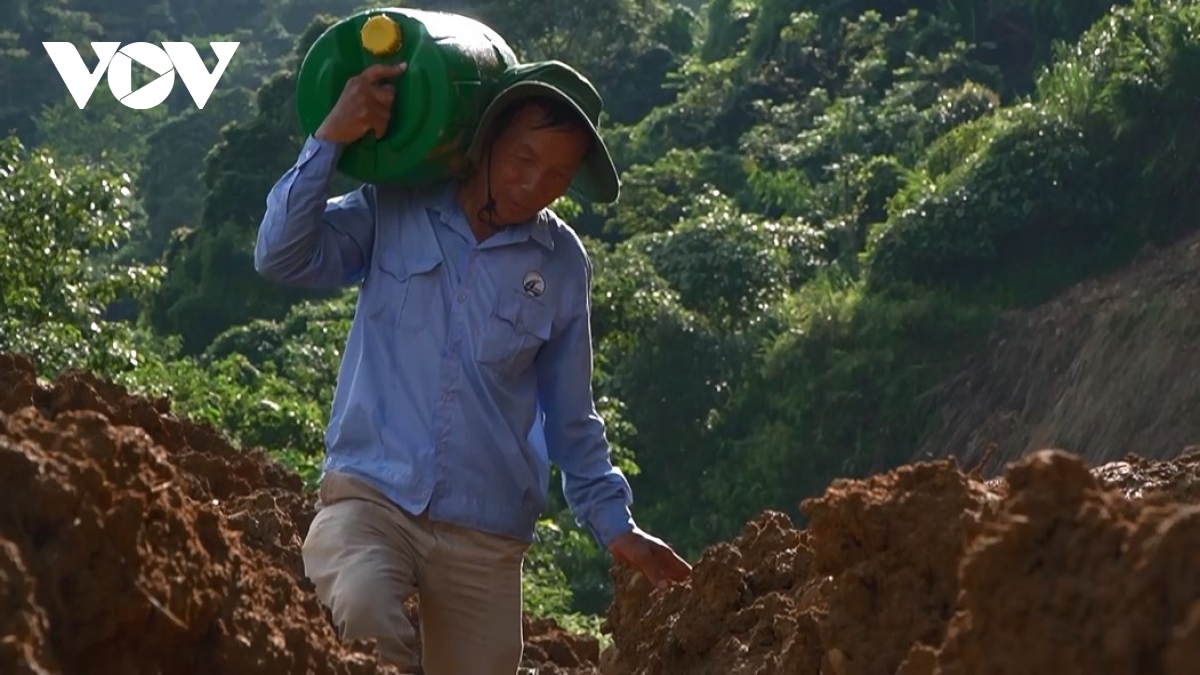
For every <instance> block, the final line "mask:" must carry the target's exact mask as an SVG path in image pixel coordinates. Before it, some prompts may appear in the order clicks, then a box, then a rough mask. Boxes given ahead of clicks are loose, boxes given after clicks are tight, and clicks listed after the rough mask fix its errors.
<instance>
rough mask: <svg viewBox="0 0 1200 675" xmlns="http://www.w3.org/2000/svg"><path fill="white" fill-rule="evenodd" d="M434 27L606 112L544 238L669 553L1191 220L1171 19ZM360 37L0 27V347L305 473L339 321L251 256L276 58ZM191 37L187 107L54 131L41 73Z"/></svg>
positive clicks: (764, 9)
mask: <svg viewBox="0 0 1200 675" xmlns="http://www.w3.org/2000/svg"><path fill="white" fill-rule="evenodd" d="M218 4H219V5H220V7H219V8H218V6H217V5H218ZM426 4H427V5H428V6H434V5H436V6H437V7H438V8H439V9H449V10H452V11H453V10H456V11H462V12H465V13H469V14H473V15H475V16H478V17H479V18H482V19H483V20H485V21H487V22H489V23H491V24H492V25H493V26H495V27H496V28H497V29H499V30H500V31H501V32H502V33H504V34H505V35H506V37H508V39H509V40H510V42H511V43H512V44H513V46H514V47H515V48H516V49H517V50H518V53H519V54H521V55H522V57H524V58H540V57H547V56H554V57H557V58H561V59H563V60H566V61H569V62H572V63H574V64H576V65H578V66H579V67H580V68H582V69H583V70H584V71H585V72H587V73H589V74H590V75H592V76H593V78H594V79H595V81H596V82H597V85H598V86H599V87H600V89H601V90H602V91H603V92H604V93H605V96H606V102H607V105H608V108H607V110H608V115H609V119H608V123H607V134H608V136H609V137H610V138H611V141H612V146H613V148H614V151H615V153H616V155H617V161H618V163H619V164H620V165H621V167H622V170H623V171H624V175H625V180H626V186H625V191H624V195H623V198H622V201H621V203H620V204H619V205H618V206H616V207H615V208H611V209H605V210H594V209H592V208H591V207H590V206H588V205H579V204H573V203H569V202H565V203H564V204H563V205H562V207H563V208H562V209H561V211H560V212H561V213H562V214H563V215H564V216H566V217H568V218H570V220H571V222H572V223H573V224H574V225H575V226H576V227H577V229H578V230H579V231H580V232H581V234H583V235H585V236H586V237H587V240H588V243H589V246H590V250H591V252H592V255H593V258H594V262H595V269H596V274H597V277H596V283H595V303H596V316H595V330H596V337H597V356H596V358H597V375H596V388H597V392H598V395H599V397H600V406H601V408H602V411H603V412H604V414H605V416H606V419H607V420H608V422H609V425H610V426H609V429H610V438H611V439H612V440H613V442H614V443H615V445H616V449H617V456H618V459H619V461H620V463H621V464H622V466H624V467H625V468H626V469H627V470H628V472H629V474H630V475H631V476H632V481H633V483H634V487H635V492H636V500H637V503H636V504H635V514H636V515H637V517H638V518H639V520H641V521H642V523H643V524H644V525H645V526H646V527H647V528H648V529H650V530H651V531H653V532H655V533H656V534H659V535H660V536H663V537H664V538H666V539H668V540H670V541H671V542H672V543H673V544H675V545H677V546H678V547H679V548H680V549H681V550H682V551H683V552H684V553H685V554H686V555H688V556H689V557H690V558H692V559H693V560H694V559H695V558H696V556H697V555H698V553H699V551H700V550H701V549H702V547H704V546H705V545H707V544H709V543H712V542H714V541H716V540H719V539H723V538H727V537H730V536H731V535H733V534H734V533H736V532H737V530H738V529H739V528H740V526H741V524H742V523H743V522H744V521H745V520H746V519H747V518H748V517H751V516H752V515H754V514H755V513H757V512H758V511H760V510H762V509H765V508H774V509H780V510H783V511H786V512H789V513H790V514H792V515H793V516H794V517H797V518H799V514H798V512H797V509H796V505H797V504H798V502H799V501H800V500H801V499H802V498H804V497H807V496H810V495H812V494H814V493H817V492H819V491H821V490H822V489H823V488H824V487H825V485H826V484H827V483H828V482H829V480H830V479H832V478H834V477H837V476H855V475H862V474H864V473H866V472H870V471H878V470H884V469H888V468H891V467H893V466H895V465H897V464H899V463H902V462H904V461H907V460H908V459H909V455H908V453H909V451H910V449H911V448H913V447H915V446H916V445H917V444H918V441H919V439H920V438H921V437H922V434H923V433H924V432H925V431H926V430H927V428H928V425H929V424H930V423H931V422H932V421H933V419H934V418H933V415H932V413H933V409H932V405H933V402H932V401H931V400H930V398H929V396H928V392H929V391H930V390H931V389H932V388H933V387H934V386H935V385H936V384H937V383H938V382H939V381H940V380H941V379H942V378H943V377H945V376H946V375H947V373H948V372H950V369H952V368H953V366H954V364H955V363H956V360H957V359H958V358H960V357H961V355H962V354H964V352H966V351H968V350H970V349H972V348H974V347H975V346H976V345H977V344H978V338H979V337H980V335H981V331H982V330H984V329H986V327H987V326H988V323H989V321H990V320H991V318H992V317H994V316H995V315H996V313H997V312H999V311H1003V310H1005V309H1011V308H1017V307H1024V306H1029V305H1032V304H1035V303H1037V302H1040V301H1043V300H1045V299H1046V298H1048V297H1050V296H1051V295H1052V294H1054V293H1055V292H1057V291H1059V290H1061V289H1063V288H1064V287H1065V286H1066V285H1068V284H1071V283H1073V282H1075V281H1078V280H1080V279H1083V278H1085V277H1087V276H1089V275H1093V274H1096V273H1099V272H1102V271H1105V270H1108V269H1112V268H1113V267H1114V266H1117V265H1120V264H1122V263H1124V262H1126V261H1128V260H1129V259H1130V258H1132V256H1133V255H1134V254H1135V253H1136V252H1137V251H1138V250H1139V249H1140V248H1141V247H1142V246H1143V245H1145V244H1146V243H1150V242H1153V243H1155V244H1158V245H1162V244H1164V243H1166V242H1169V241H1170V240H1172V239H1173V238H1176V237H1178V236H1180V235H1181V234H1184V233H1186V232H1187V230H1188V229H1189V228H1191V227H1192V226H1193V225H1192V224H1193V223H1194V222H1195V218H1194V216H1193V215H1192V214H1193V213H1194V212H1195V201H1196V199H1197V195H1200V192H1198V191H1197V190H1195V189H1194V185H1195V184H1196V182H1195V180H1196V173H1197V171H1200V162H1197V161H1196V160H1197V159H1198V158H1200V115H1197V112H1200V111H1198V110H1197V105H1196V100H1197V95H1198V94H1200V84H1198V83H1200V3H1197V2H1189V1H1187V0H1157V1H1152V0H1135V1H1134V2H1132V3H1118V5H1116V6H1115V7H1113V8H1112V9H1111V11H1110V9H1109V6H1108V4H1107V3H1101V2H1096V1H1093V0H1053V1H1051V2H1035V1H1034V0H1011V1H1010V2H1005V3H993V2H983V1H982V0H963V1H961V2H954V3H947V2H925V1H921V2H910V3H901V4H898V3H894V2H882V1H880V0H860V1H857V2H834V1H833V0H709V2H707V3H705V4H699V3H698V2H688V3H685V4H680V5H671V4H669V3H668V2H666V0H570V1H569V2H568V1H567V0H526V1H524V2H521V3H520V4H517V3H515V2H514V0H478V1H477V2H440V3H426ZM355 9H357V5H356V3H351V2H337V1H335V2H324V3H316V2H311V1H308V0H245V1H244V2H238V3H232V4H231V3H226V2H221V3H216V2H215V0H176V1H175V2H171V3H167V2H163V1H161V0H119V1H116V2H114V1H112V0H107V1H106V2H98V1H96V0H51V1H50V2H43V3H31V2H28V1H27V0H18V1H17V2H15V3H8V4H6V5H5V7H4V9H2V10H0V19H2V20H0V25H2V26H4V27H5V29H4V32H0V94H2V95H0V125H2V126H3V127H4V129H5V130H6V131H7V130H11V133H10V134H9V137H8V139H7V140H6V141H4V142H3V143H0V225H2V229H0V349H3V350H15V351H23V352H29V353H32V354H33V355H34V356H36V358H37V359H39V361H40V363H41V366H42V368H43V369H44V371H45V374H46V375H52V374H53V373H54V372H56V371H58V370H60V369H62V368H67V367H73V368H86V369H93V370H96V371H99V372H100V373H102V374H104V375H107V376H109V377H112V378H114V379H116V380H118V381H121V382H123V383H126V384H127V385H129V386H130V387H132V388H134V389H136V390H138V391H144V392H147V393H150V394H156V395H157V394H166V393H169V394H170V396H171V398H172V400H173V405H174V407H175V409H176V410H177V411H179V412H182V413H186V414H189V415H193V416H196V417H199V418H201V419H204V420H207V421H209V422H211V423H213V424H215V425H217V426H218V427H220V428H222V429H224V430H226V432H227V433H228V434H229V435H230V436H231V437H233V438H234V439H236V440H237V441H238V442H240V443H243V444H251V445H257V446H262V447H265V448H268V449H270V450H271V451H273V452H274V453H276V454H277V455H278V456H279V457H280V458H281V460H282V461H284V462H286V463H288V464H289V465H290V466H292V467H294V468H296V469H297V470H298V471H300V472H301V473H302V474H303V475H305V476H306V477H307V478H308V479H309V480H312V479H313V478H315V476H316V471H317V470H318V466H319V462H320V452H321V445H322V429H323V425H324V423H325V416H326V413H327V410H328V406H329V399H330V396H331V393H332V388H333V384H334V378H335V373H336V367H337V363H338V354H339V350H340V348H341V345H342V341H343V340H344V336H345V333H346V331H347V328H348V325H349V321H350V317H351V315H352V312H353V301H354V293H353V291H351V292H346V293H339V294H324V295H321V294H315V293H311V292H299V291H295V290H291V289H285V288H281V287H279V286H276V285H272V284H270V283H269V282H266V281H264V280H263V279H261V278H259V277H258V276H257V275H256V274H255V272H254V269H253V265H252V247H253V241H254V233H255V230H256V228H257V225H258V222H259V218H260V217H261V214H262V210H263V206H264V199H265V197H266V194H267V191H268V190H269V188H270V186H271V184H272V183H273V182H274V181H275V179H276V178H277V177H278V176H279V174H280V173H281V172H282V171H284V170H285V169H286V168H287V167H288V166H289V165H290V164H291V163H292V161H293V160H294V158H295V156H296V153H297V151H298V149H299V147H300V144H301V141H302V139H301V137H300V132H299V129H298V125H297V123H296V120H295V114H294V111H293V100H292V91H293V87H294V76H295V68H296V64H297V59H298V56H299V55H301V54H303V53H304V52H305V50H306V48H307V46H308V45H309V44H311V42H312V40H313V39H315V37H316V35H318V34H319V32H320V31H321V30H323V28H324V27H325V26H327V25H329V23H330V22H331V21H332V20H334V18H335V17H337V16H340V15H343V14H345V13H348V12H351V11H354V10H355ZM317 12H325V13H327V14H332V16H329V15H326V16H323V17H318V16H317ZM219 37H224V38H227V39H233V40H241V41H242V47H241V48H240V49H239V51H238V53H237V54H236V56H235V57H234V62H233V65H232V66H231V67H230V70H229V74H228V75H227V76H226V77H225V78H224V79H223V80H222V82H221V83H220V85H219V86H218V88H217V91H216V94H215V95H214V97H213V99H212V101H211V102H210V103H209V105H208V106H206V107H205V109H204V110H202V111H200V110H196V109H195V108H194V107H193V105H192V102H191V100H190V98H189V97H188V96H187V94H186V92H184V91H183V89H182V87H177V94H179V96H176V97H173V98H172V99H170V100H169V106H168V107H164V108H162V109H161V110H157V111H133V110H128V109H124V108H122V107H120V106H117V105H113V104H112V103H111V101H109V100H108V99H109V98H110V97H109V96H108V91H107V87H106V85H103V84H102V85H101V86H100V87H99V88H98V89H97V92H96V94H95V95H94V96H93V99H92V101H93V102H92V104H91V105H89V107H88V109H87V111H79V110H78V109H77V108H76V107H75V106H74V104H73V102H72V101H71V100H70V97H69V95H68V94H67V92H66V90H65V88H64V87H63V86H62V85H61V82H60V80H59V78H58V76H57V75H56V73H55V71H54V69H53V66H52V65H51V64H50V62H49V59H48V58H47V57H46V56H45V52H44V50H43V49H42V47H41V44H40V42H41V41H42V40H50V39H67V40H72V41H75V42H76V43H77V44H80V45H82V44H83V43H84V42H86V41H89V40H98V39H110V40H121V41H126V42H128V41H134V40H142V39H148V40H161V39H193V40H195V41H196V42H197V44H199V45H204V44H205V43H206V42H207V41H208V40H213V39H217V38H219ZM201 49H202V54H203V53H204V52H205V51H206V50H207V48H206V47H201ZM85 51H86V50H85ZM85 58H86V57H85ZM349 187H350V185H348V184H346V183H341V184H339V185H337V186H336V188H337V189H339V190H341V189H346V188H349ZM557 486H558V478H557V477H554V478H553V479H552V495H553V498H554V499H553V501H552V506H551V510H550V512H549V513H547V514H546V518H545V520H544V522H543V523H542V527H541V530H542V533H543V535H544V536H543V539H542V541H540V542H539V543H538V544H537V545H536V546H535V548H534V550H533V552H532V554H531V559H530V564H529V566H528V570H529V572H528V579H527V587H528V590H529V594H528V601H529V606H530V609H531V610H533V611H535V612H537V613H543V614H553V615H556V616H560V617H563V616H568V615H571V618H570V621H571V622H573V625H577V626H592V627H594V626H595V619H594V617H589V615H594V614H595V613H596V612H598V611H601V610H602V609H603V608H604V606H605V605H606V602H607V597H608V596H607V594H608V589H607V557H606V554H605V553H604V552H601V551H598V550H597V549H596V547H595V546H594V545H593V544H592V543H591V541H590V540H589V539H587V538H586V537H585V535H584V534H583V533H582V532H580V531H579V529H578V528H576V527H575V526H574V524H573V522H572V518H571V515H570V514H569V512H568V511H567V510H566V509H565V506H564V504H563V502H562V499H561V495H559V494H558V492H557V490H558V488H557Z"/></svg>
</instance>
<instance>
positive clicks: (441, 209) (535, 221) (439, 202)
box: [425, 180, 554, 251]
mask: <svg viewBox="0 0 1200 675" xmlns="http://www.w3.org/2000/svg"><path fill="white" fill-rule="evenodd" d="M457 188H458V182H457V181H453V180H451V181H446V182H445V183H444V184H443V185H442V186H441V187H439V188H437V189H433V190H430V191H428V192H427V193H426V196H425V207H426V208H428V209H430V210H431V211H433V212H435V213H437V214H438V218H439V219H440V220H441V221H442V223H443V224H445V225H449V226H452V224H451V220H452V219H454V218H455V217H460V216H462V215H463V213H462V209H461V208H460V207H459V205H458V201H457V200H456V199H455V198H454V196H455V194H456V193H457ZM463 221H464V224H466V223H465V221H466V219H465V218H463ZM468 229H470V228H469V227H468ZM529 239H533V240H534V241H536V242H537V243H539V244H541V245H542V246H544V247H546V249H548V250H551V251H553V250H554V237H553V234H552V233H551V230H550V216H549V214H547V213H546V211H545V209H543V210H542V211H540V212H539V213H538V214H537V215H535V216H534V217H532V218H530V219H529V220H527V221H525V222H523V223H518V224H516V225H511V226H509V227H507V228H505V229H503V230H501V231H500V232H498V233H497V234H495V235H493V236H492V237H491V238H489V239H488V240H487V241H485V242H484V243H483V246H484V247H489V248H490V247H491V246H501V245H504V244H511V243H516V242H519V241H528V240H529ZM493 241H494V243H493Z"/></svg>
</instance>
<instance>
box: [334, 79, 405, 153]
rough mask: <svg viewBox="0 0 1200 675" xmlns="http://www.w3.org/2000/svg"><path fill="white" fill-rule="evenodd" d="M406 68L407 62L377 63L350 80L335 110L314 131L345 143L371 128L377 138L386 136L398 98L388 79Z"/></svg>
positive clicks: (354, 139)
mask: <svg viewBox="0 0 1200 675" xmlns="http://www.w3.org/2000/svg"><path fill="white" fill-rule="evenodd" d="M406 70H408V64H407V63H397V64H394V65H386V64H382V63H376V64H373V65H371V66H370V67H368V68H367V69H366V70H364V71H363V72H361V73H359V74H358V75H355V76H354V77H352V78H350V79H349V80H347V81H346V86H345V87H344V88H343V89H342V94H341V96H339V97H338V100H337V103H336V104H334V106H333V110H330V111H329V115H327V116H326V117H325V121H324V122H322V123H321V126H320V128H319V129H317V133H316V134H314V135H315V136H316V137H317V138H321V139H324V140H327V141H333V142H334V143H340V144H342V145H348V144H350V143H353V142H354V141H357V140H358V139H360V138H362V137H363V135H364V134H366V133H367V132H368V131H374V132H375V138H383V134H384V133H385V132H386V131H387V127H388V121H389V120H390V119H391V117H392V102H393V101H395V99H396V88H395V86H393V85H392V84H390V83H389V82H388V80H392V79H395V78H397V77H400V76H401V75H403V74H404V72H405V71H406Z"/></svg>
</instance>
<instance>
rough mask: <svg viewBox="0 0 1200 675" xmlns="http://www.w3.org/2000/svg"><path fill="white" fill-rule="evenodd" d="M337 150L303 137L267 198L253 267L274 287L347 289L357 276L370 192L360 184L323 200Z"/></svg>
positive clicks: (368, 238)
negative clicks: (296, 153) (275, 283)
mask: <svg viewBox="0 0 1200 675" xmlns="http://www.w3.org/2000/svg"><path fill="white" fill-rule="evenodd" d="M340 156H341V146H339V145H337V144H335V143H332V142H330V141H325V140H322V139H318V138H314V137H311V136H310V137H309V138H308V139H307V140H306V141H305V143H304V147H303V148H302V149H301V151H300V156H299V157H298V158H297V160H296V163H295V164H293V165H292V167H291V168H290V169H288V170H287V172H285V173H284V174H283V176H281V177H280V178H279V180H278V181H277V182H276V183H275V185H274V186H273V187H272V188H271V192H270V193H269V194H268V195H267V210H266V213H265V214H264V215H263V219H262V223H261V224H260V225H259V229H258V240H257V242H256V244H255V247H254V268H255V269H256V270H257V271H258V273H259V274H261V275H262V276H264V277H266V278H268V279H271V280H273V281H278V282H280V283H285V284H290V285H295V286H304V287H310V288H334V287H340V286H347V285H350V284H353V283H356V282H357V281H360V280H361V279H362V277H363V274H364V271H365V268H366V263H367V261H368V260H369V259H370V255H371V246H372V244H373V241H374V232H375V192H374V187H373V186H371V185H364V186H362V187H360V188H359V189H357V190H354V191H353V192H349V193H346V194H344V195H339V196H337V197H333V198H328V199H327V198H326V196H325V195H326V192H327V191H328V189H329V185H330V182H331V181H332V179H333V174H334V170H335V169H336V167H337V163H338V159H339V158H340Z"/></svg>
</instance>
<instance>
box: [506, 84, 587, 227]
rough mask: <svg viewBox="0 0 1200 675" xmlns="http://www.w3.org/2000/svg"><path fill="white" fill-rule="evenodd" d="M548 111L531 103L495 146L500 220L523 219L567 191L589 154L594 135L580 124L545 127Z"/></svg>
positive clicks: (513, 120) (512, 221) (521, 111)
mask: <svg viewBox="0 0 1200 675" xmlns="http://www.w3.org/2000/svg"><path fill="white" fill-rule="evenodd" d="M543 114H544V113H543V111H542V109H541V108H540V107H538V106H537V105H528V106H525V107H524V108H522V109H521V110H519V111H518V112H517V114H516V115H514V116H513V119H512V123H511V124H509V125H508V128H507V129H506V130H505V131H504V132H503V133H502V134H501V135H500V137H499V138H497V139H496V144H495V146H494V147H493V148H492V158H491V171H492V196H493V197H494V198H495V200H496V221H497V224H500V223H519V222H522V221H525V220H528V219H529V218H532V217H533V216H535V215H537V213H538V212H539V211H541V210H542V209H544V208H546V207H547V206H549V205H550V204H551V203H552V202H554V200H556V199H558V198H559V197H561V196H562V195H563V194H564V193H566V191H567V188H568V187H569V186H570V185H571V179H572V178H573V177H574V175H575V170H576V169H578V168H579V164H580V163H581V162H582V161H583V156H584V153H585V152H587V149H588V144H589V143H588V142H589V140H590V139H589V137H588V135H587V133H586V132H584V131H581V130H578V129H576V128H575V127H569V126H566V127H542V128H537V127H539V126H541V122H542V116H543Z"/></svg>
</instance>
